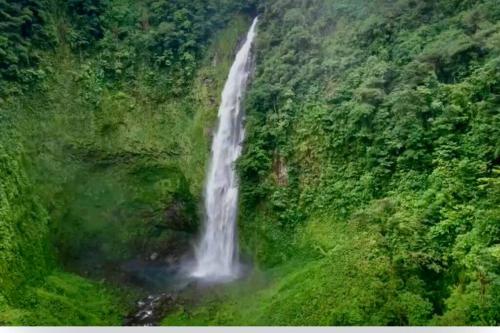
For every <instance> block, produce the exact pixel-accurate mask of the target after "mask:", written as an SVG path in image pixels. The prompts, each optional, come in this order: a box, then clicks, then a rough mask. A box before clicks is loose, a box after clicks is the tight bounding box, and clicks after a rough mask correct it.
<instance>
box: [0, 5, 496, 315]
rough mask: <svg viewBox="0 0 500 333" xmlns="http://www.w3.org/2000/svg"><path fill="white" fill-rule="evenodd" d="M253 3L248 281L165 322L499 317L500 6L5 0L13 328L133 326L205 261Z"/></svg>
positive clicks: (6, 191) (242, 170)
mask: <svg viewBox="0 0 500 333" xmlns="http://www.w3.org/2000/svg"><path fill="white" fill-rule="evenodd" d="M256 12H258V13H259V16H260V19H259V27H258V36H257V43H256V45H255V49H256V55H255V56H256V60H255V66H256V68H255V75H254V78H253V80H252V84H251V86H250V88H249V91H248V93H247V97H246V99H245V106H246V112H247V119H246V128H247V138H246V141H245V146H244V153H243V156H242V158H241V159H240V160H239V161H238V163H237V166H236V167H237V168H238V171H239V174H240V178H241V182H240V183H241V184H240V185H241V186H240V191H241V195H240V218H239V237H240V247H241V252H242V255H243V257H249V258H251V259H252V265H253V272H252V273H251V274H250V276H248V277H246V278H245V279H244V280H243V281H237V282H234V283H232V284H229V285H227V286H226V287H224V288H219V289H218V290H217V292H215V293H207V295H205V297H204V298H203V299H200V300H198V302H196V303H195V304H185V305H183V306H181V305H179V306H178V308H177V309H176V310H175V311H173V312H172V313H170V314H169V315H168V316H167V317H166V318H165V319H164V320H163V324H164V325H195V324H196V325H217V324H218V325H499V324H500V208H499V207H500V180H499V175H500V167H499V161H500V157H499V156H500V133H499V132H500V114H499V111H500V6H499V5H498V1H497V0H441V1H431V0H419V1H417V0H395V1H393V0H307V1H306V0H262V1H255V2H254V1H248V2H242V1H235V0H208V1H207V0H190V1H187V0H143V1H135V0H67V1H63V0H16V1H14V0H0V325H20V324H21V325H119V324H121V323H122V320H123V316H124V315H125V313H126V312H127V311H128V310H129V306H130V304H132V303H133V301H134V300H136V299H137V298H138V297H140V296H141V295H142V294H141V292H142V291H141V290H140V289H138V287H136V286H135V285H134V283H133V282H134V281H131V280H130V279H131V278H130V276H129V275H128V274H127V272H126V270H127V269H128V268H129V267H130V263H131V262H133V263H137V262H140V263H143V262H151V261H153V259H151V258H156V257H158V258H159V259H155V260H156V261H157V262H160V261H161V262H162V263H171V262H172V261H176V260H178V258H179V256H181V255H182V254H184V253H186V252H189V250H190V248H191V246H190V242H191V241H192V240H193V239H194V237H196V234H197V230H198V229H199V228H198V226H199V220H200V216H202V213H201V212H200V207H199V205H200V198H201V194H202V186H203V179H204V173H205V165H206V163H207V160H208V155H209V147H210V139H211V132H212V130H213V128H214V126H215V120H216V114H217V108H218V104H219V101H220V97H219V96H220V92H221V90H222V87H223V84H224V80H225V78H226V76H227V73H228V70H229V67H230V65H231V63H232V61H233V58H234V55H235V51H236V49H237V46H238V44H239V42H240V40H241V38H242V37H243V36H244V34H245V33H246V31H247V29H248V27H249V24H250V20H251V18H252V16H254V15H255V13H256Z"/></svg>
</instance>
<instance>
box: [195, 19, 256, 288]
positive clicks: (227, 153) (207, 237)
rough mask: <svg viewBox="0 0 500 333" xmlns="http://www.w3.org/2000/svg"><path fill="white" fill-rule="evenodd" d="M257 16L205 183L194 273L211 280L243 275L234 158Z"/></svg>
mask: <svg viewBox="0 0 500 333" xmlns="http://www.w3.org/2000/svg"><path fill="white" fill-rule="evenodd" d="M256 25H257V18H255V19H254V21H253V23H252V26H251V27H250V30H249V32H248V34H247V38H246V41H245V43H244V44H243V46H242V47H241V49H240V50H239V51H238V54H237V55H236V59H235V61H234V63H233V65H232V67H231V70H230V72H229V76H228V78H227V81H226V84H225V86H224V90H223V92H222V100H221V105H220V107H219V113H218V117H219V119H218V122H219V124H218V127H217V132H216V133H215V136H214V139H213V143H212V152H211V160H210V168H209V170H208V174H207V180H206V185H205V196H204V204H205V220H204V230H203V234H202V237H201V240H200V242H199V244H198V246H197V247H196V249H195V259H196V263H195V267H194V269H193V271H192V272H191V275H192V276H194V277H197V278H200V279H206V280H231V279H234V278H236V277H237V276H238V272H239V262H238V245H237V239H236V218H237V212H238V180H237V177H236V172H235V170H234V162H235V161H236V159H237V158H238V157H239V156H240V154H241V146H242V143H243V138H244V134H245V130H244V127H243V118H244V115H243V110H242V100H243V97H244V94H245V90H246V86H247V81H248V77H249V75H250V70H251V68H250V67H251V54H250V52H251V47H252V43H253V40H254V37H255V34H256V32H255V30H256Z"/></svg>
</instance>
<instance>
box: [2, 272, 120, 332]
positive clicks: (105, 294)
mask: <svg viewBox="0 0 500 333" xmlns="http://www.w3.org/2000/svg"><path fill="white" fill-rule="evenodd" d="M2 301H3V302H2ZM13 303H14V304H15V305H7V304H6V303H5V300H2V299H0V325H2V326H11V325H16V326H17V325H21V326H83V325H87V326H114V325H121V324H122V321H123V317H124V315H125V314H126V311H127V305H126V304H127V302H125V301H124V299H123V294H122V292H119V291H117V290H113V289H111V288H110V287H107V286H105V285H104V284H102V283H97V282H91V281H89V280H86V279H84V278H81V277H79V276H76V275H74V274H70V273H63V272H53V273H51V274H50V275H48V276H47V277H46V278H45V279H44V281H43V282H42V284H40V285H39V286H36V287H34V286H27V287H26V288H25V290H24V292H23V294H22V295H21V296H20V297H19V298H16V299H15V300H14V301H13Z"/></svg>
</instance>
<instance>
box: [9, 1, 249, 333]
mask: <svg viewBox="0 0 500 333" xmlns="http://www.w3.org/2000/svg"><path fill="white" fill-rule="evenodd" d="M0 8H1V9H2V10H3V11H4V12H6V13H10V14H11V15H12V17H6V19H9V20H12V22H10V23H11V25H10V27H11V28H10V30H9V29H7V28H5V27H4V26H2V28H1V29H4V30H0V34H1V36H2V37H5V39H2V41H5V43H7V44H8V45H10V46H9V49H8V50H9V52H10V51H12V52H11V53H12V54H11V55H9V54H3V53H2V56H1V57H0V64H1V66H0V67H1V73H0V74H1V75H2V85H0V88H1V89H2V90H1V92H0V93H1V103H2V104H1V109H2V110H1V111H2V115H1V116H0V126H1V127H2V131H1V132H2V133H1V140H0V162H1V165H0V176H1V179H2V182H1V183H2V184H1V187H0V199H1V206H0V230H1V232H0V236H1V238H0V249H1V252H0V272H1V278H0V290H1V292H0V313H1V314H0V324H30V325H32V324H36V325H46V324H49V325H50V324H52V325H61V324H68V325H77V324H79V325H92V324H95V325H103V324H120V323H121V321H122V316H123V314H124V313H123V312H124V311H125V307H126V306H123V305H121V304H127V303H128V297H129V296H130V297H132V296H133V288H134V285H133V283H136V284H139V285H140V284H141V283H143V282H144V281H143V280H141V277H140V276H139V277H138V275H140V273H141V272H135V271H134V269H135V268H133V269H132V271H130V267H136V266H143V265H148V264H155V263H170V264H171V263H172V262H174V261H175V260H176V259H177V257H178V256H179V254H182V253H185V252H187V251H189V250H190V243H189V242H190V241H191V240H192V238H193V237H194V236H195V235H196V233H197V227H198V217H199V212H198V204H199V202H200V196H201V193H202V185H203V184H202V183H203V179H204V173H205V163H206V160H207V158H208V153H209V142H210V139H211V137H210V136H211V132H212V127H213V126H214V122H215V119H216V115H217V107H218V100H219V96H220V91H221V89H222V86H223V84H224V79H225V77H226V76H227V72H228V70H229V66H230V65H231V62H232V59H233V57H234V51H235V48H236V45H237V43H238V40H239V38H240V37H241V36H243V35H244V34H245V32H246V29H247V26H248V24H249V18H247V16H246V15H244V14H241V15H240V14H238V13H241V11H242V10H246V9H245V8H243V6H241V5H239V4H232V3H231V2H226V3H224V4H220V3H219V2H216V1H213V2H210V1H209V2H200V1H198V2H197V1H189V2H187V1H186V2H183V1H155V2H147V3H142V2H136V1H78V0H75V1H68V2H64V3H59V2H57V1H31V2H26V4H25V3H18V2H14V1H12V2H9V1H7V2H6V3H1V4H0ZM22 12H24V13H31V14H30V15H28V14H26V16H22V15H21V14H20V13H22ZM16 13H17V14H16ZM19 39H22V40H23V44H22V46H23V47H24V48H25V49H19V50H16V49H14V48H13V45H14V44H16V40H19ZM7 44H6V45H7ZM8 45H7V46H8ZM16 45H17V44H16ZM22 52H24V53H22ZM23 54H25V56H23ZM3 55H6V56H5V57H3ZM23 57H24V58H23ZM130 263H132V264H130ZM63 270H69V271H72V272H74V273H77V274H79V275H84V276H86V277H87V278H90V279H91V280H85V279H83V278H80V277H77V276H76V275H73V274H69V273H63V272H62V271H63ZM101 279H104V280H106V281H108V283H105V284H102V283H94V282H91V281H93V280H101ZM131 283H132V285H131ZM127 286H128V287H132V291H130V290H127V288H128V287H127ZM120 289H121V290H120ZM123 298H125V299H126V300H125V301H124V300H123ZM54 307H60V308H62V309H63V310H62V311H59V310H58V311H53V310H54Z"/></svg>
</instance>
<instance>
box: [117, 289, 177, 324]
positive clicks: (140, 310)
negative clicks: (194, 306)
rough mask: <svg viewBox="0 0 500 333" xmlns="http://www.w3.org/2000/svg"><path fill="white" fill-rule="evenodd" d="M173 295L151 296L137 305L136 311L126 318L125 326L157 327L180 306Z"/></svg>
mask: <svg viewBox="0 0 500 333" xmlns="http://www.w3.org/2000/svg"><path fill="white" fill-rule="evenodd" d="M178 301H179V300H178V297H177V295H175V294H172V293H162V294H158V295H149V296H148V297H146V298H144V299H141V300H139V301H138V302H137V303H136V309H135V310H134V311H133V312H132V313H131V314H129V315H128V316H127V317H126V318H125V322H124V325H125V326H156V325H158V324H159V323H160V321H161V319H163V318H164V317H165V316H166V315H167V314H168V312H169V311H171V310H173V309H174V308H175V307H176V306H177V304H178Z"/></svg>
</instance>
